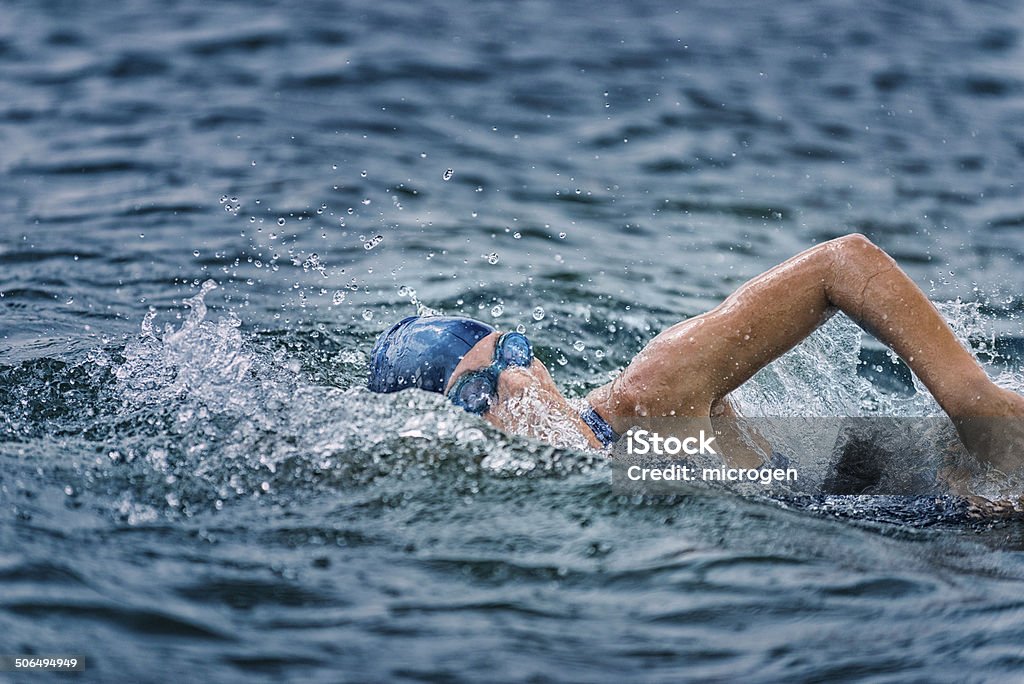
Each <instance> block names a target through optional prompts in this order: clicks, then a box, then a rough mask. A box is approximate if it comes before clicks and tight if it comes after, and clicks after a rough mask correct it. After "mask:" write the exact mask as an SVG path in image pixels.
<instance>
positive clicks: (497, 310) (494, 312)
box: [491, 304, 505, 318]
mask: <svg viewBox="0 0 1024 684" xmlns="http://www.w3.org/2000/svg"><path fill="white" fill-rule="evenodd" d="M503 313H505V307H503V306H502V305H501V304H495V305H494V306H492V307H491V317H492V318H499V317H500V316H501V314H503Z"/></svg>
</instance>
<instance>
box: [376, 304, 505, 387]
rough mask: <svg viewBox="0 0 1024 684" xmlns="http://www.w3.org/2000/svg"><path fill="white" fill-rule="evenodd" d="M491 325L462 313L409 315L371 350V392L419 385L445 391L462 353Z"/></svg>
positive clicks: (488, 329)
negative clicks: (453, 314)
mask: <svg viewBox="0 0 1024 684" xmlns="http://www.w3.org/2000/svg"><path fill="white" fill-rule="evenodd" d="M493 332H494V328H492V327H491V326H489V325H487V324H486V323H481V322H480V321H476V320H473V319H472V318H464V317H462V316H409V317H408V318H403V319H402V320H401V321H399V322H398V323H396V324H395V325H393V326H391V329H389V330H388V331H386V332H384V333H382V334H381V335H380V337H378V338H377V343H376V344H375V345H374V346H373V351H372V352H370V381H369V383H368V386H369V388H370V389H371V390H373V391H374V392H397V391H399V390H403V389H406V388H407V387H418V388H419V389H424V390H427V391H428V392H444V390H445V387H446V386H447V385H448V380H449V379H450V378H451V375H452V371H454V370H455V367H456V366H458V365H459V362H460V361H461V360H462V357H464V356H465V355H466V353H467V352H468V351H469V350H470V349H472V348H473V346H474V345H475V344H476V343H477V342H479V341H480V340H481V339H483V338H484V337H487V336H488V335H490V334H491V333H493Z"/></svg>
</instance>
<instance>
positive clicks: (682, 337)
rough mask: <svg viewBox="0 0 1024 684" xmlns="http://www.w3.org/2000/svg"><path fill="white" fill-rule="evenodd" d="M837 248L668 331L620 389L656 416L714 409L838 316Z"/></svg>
mask: <svg viewBox="0 0 1024 684" xmlns="http://www.w3.org/2000/svg"><path fill="white" fill-rule="evenodd" d="M832 246H833V243H825V244H822V245H819V246H818V247H815V248H812V249H810V250H807V251H806V252H803V253H801V254H799V255H797V256H795V257H793V258H792V259H789V260H788V261H785V262H783V263H782V264H780V265H779V266H776V267H775V268H773V269H771V270H770V271H768V272H766V273H763V274H761V275H759V276H757V277H756V278H754V279H752V280H750V281H748V282H747V283H745V284H744V285H742V286H741V287H740V288H739V289H738V290H736V292H734V293H733V294H731V295H730V296H729V297H728V298H726V299H725V301H723V302H722V303H721V304H720V305H718V306H717V307H715V308H714V309H712V310H711V311H709V312H707V313H705V314H702V315H700V316H697V317H695V318H691V319H688V320H686V321H683V322H682V323H678V324H676V325H674V326H672V327H671V328H669V329H667V330H665V331H664V332H662V333H661V334H660V335H658V336H657V337H655V338H654V339H653V340H651V342H650V343H649V344H648V345H647V346H646V347H645V348H644V349H643V351H641V352H640V354H638V355H637V357H636V358H635V359H634V360H633V362H632V363H631V364H630V366H629V367H628V368H627V369H626V370H625V371H624V372H623V376H622V378H620V381H621V386H622V387H623V388H625V389H627V390H628V391H629V394H630V396H631V397H634V398H635V399H636V401H637V402H638V404H639V403H641V402H642V403H643V405H645V406H647V407H650V409H651V410H653V411H655V412H659V413H660V412H667V411H669V410H674V409H673V407H678V408H677V409H675V410H683V411H686V412H690V411H692V412H693V413H694V414H696V413H701V412H703V411H704V410H708V409H709V408H710V406H711V404H713V403H714V402H715V401H717V400H719V399H721V398H723V397H725V396H726V395H727V394H729V393H730V392H732V391H733V390H735V389H736V388H737V387H739V386H740V385H742V384H743V383H745V382H746V381H747V380H749V379H750V378H751V377H752V376H753V375H754V374H755V373H757V371H759V370H760V369H761V368H763V367H764V366H766V365H767V364H768V363H770V362H771V361H773V360H774V359H776V358H778V357H779V356H781V355H782V354H784V353H785V352H787V351H788V350H790V349H792V348H793V347H794V346H796V345H797V344H798V343H799V342H800V341H801V340H803V339H804V338H805V337H806V336H807V335H808V334H810V333H811V332H812V331H813V330H814V329H815V328H817V327H818V326H819V325H821V324H822V323H823V322H824V321H825V320H826V319H827V318H828V317H829V316H830V315H831V314H832V313H833V312H834V308H832V307H831V306H830V304H829V300H828V297H827V295H826V294H825V287H824V283H825V282H826V281H827V279H828V278H829V277H830V276H829V269H830V268H831V266H832V263H833V261H832V252H831V250H832Z"/></svg>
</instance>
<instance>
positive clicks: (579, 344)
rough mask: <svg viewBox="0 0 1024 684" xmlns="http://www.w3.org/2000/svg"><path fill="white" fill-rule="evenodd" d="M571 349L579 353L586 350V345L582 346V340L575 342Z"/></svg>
mask: <svg viewBox="0 0 1024 684" xmlns="http://www.w3.org/2000/svg"><path fill="white" fill-rule="evenodd" d="M572 348H573V349H575V350H576V351H578V352H581V351H583V350H584V349H586V348H587V345H585V344H583V340H576V341H575V342H573V343H572Z"/></svg>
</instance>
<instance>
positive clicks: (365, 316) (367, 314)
mask: <svg viewBox="0 0 1024 684" xmlns="http://www.w3.org/2000/svg"><path fill="white" fill-rule="evenodd" d="M363 320H364V321H372V320H373V312H372V311H370V310H369V309H363Z"/></svg>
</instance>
